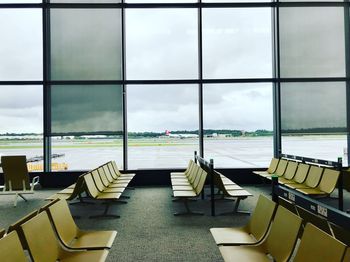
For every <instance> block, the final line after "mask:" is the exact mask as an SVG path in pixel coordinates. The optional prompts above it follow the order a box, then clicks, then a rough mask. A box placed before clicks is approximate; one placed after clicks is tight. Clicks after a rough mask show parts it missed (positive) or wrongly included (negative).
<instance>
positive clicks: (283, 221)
mask: <svg viewBox="0 0 350 262" xmlns="http://www.w3.org/2000/svg"><path fill="white" fill-rule="evenodd" d="M301 222H302V219H301V218H300V217H298V216H297V215H295V214H293V213H292V212H290V211H288V210H287V209H285V208H284V207H282V206H278V208H277V212H276V215H275V217H274V219H273V222H272V225H271V229H270V231H269V233H268V235H267V237H266V238H265V239H264V241H263V242H261V243H260V244H258V245H255V246H220V247H219V249H220V252H221V254H222V256H223V258H224V260H225V261H240V262H243V261H249V262H251V261H271V260H270V258H269V257H271V258H273V260H274V261H276V262H281V261H288V259H289V258H290V257H291V255H292V252H293V250H294V247H295V244H296V242H297V239H298V233H299V229H300V227H301Z"/></svg>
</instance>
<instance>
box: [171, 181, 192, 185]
mask: <svg viewBox="0 0 350 262" xmlns="http://www.w3.org/2000/svg"><path fill="white" fill-rule="evenodd" d="M171 184H172V186H191V184H190V182H189V181H188V180H186V181H185V180H184V181H179V182H177V181H176V182H175V181H174V182H171Z"/></svg>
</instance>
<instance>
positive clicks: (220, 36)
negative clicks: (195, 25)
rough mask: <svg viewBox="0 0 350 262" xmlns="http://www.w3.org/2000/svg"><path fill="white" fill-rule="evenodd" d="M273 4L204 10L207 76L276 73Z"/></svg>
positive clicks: (245, 75) (225, 76)
mask: <svg viewBox="0 0 350 262" xmlns="http://www.w3.org/2000/svg"><path fill="white" fill-rule="evenodd" d="M271 28H272V27H271V9H270V8H249V9H248V8H234V9H232V8H227V9H223V8H220V9H219V8H210V9H204V10H203V70H204V72H203V73H204V78H262V77H272V34H271Z"/></svg>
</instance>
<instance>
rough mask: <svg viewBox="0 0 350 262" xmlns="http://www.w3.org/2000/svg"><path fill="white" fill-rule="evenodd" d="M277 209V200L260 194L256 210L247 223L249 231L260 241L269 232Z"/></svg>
mask: <svg viewBox="0 0 350 262" xmlns="http://www.w3.org/2000/svg"><path fill="white" fill-rule="evenodd" d="M275 209H276V203H275V202H273V201H272V200H270V199H268V198H267V197H265V196H264V195H260V196H259V199H258V202H257V204H256V206H255V209H254V212H253V214H252V216H251V218H250V220H249V222H248V224H247V227H248V231H249V233H251V234H252V235H253V236H254V238H255V239H256V240H257V241H258V242H259V241H261V240H262V239H263V238H264V237H265V235H266V233H267V232H268V229H269V227H270V224H271V221H272V218H273V215H274V213H275Z"/></svg>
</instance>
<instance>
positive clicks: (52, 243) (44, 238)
mask: <svg viewBox="0 0 350 262" xmlns="http://www.w3.org/2000/svg"><path fill="white" fill-rule="evenodd" d="M21 227H22V230H23V233H24V236H25V238H26V241H27V243H28V247H29V253H30V255H31V257H32V260H33V261H47V262H50V261H57V260H58V259H59V254H60V250H61V247H60V245H59V243H58V241H57V238H56V236H55V232H54V230H53V228H52V226H51V223H50V220H49V217H48V215H47V213H46V212H41V213H39V214H38V215H36V216H35V217H33V218H32V219H30V220H29V221H27V222H26V223H24V224H23V225H22V226H21Z"/></svg>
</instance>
